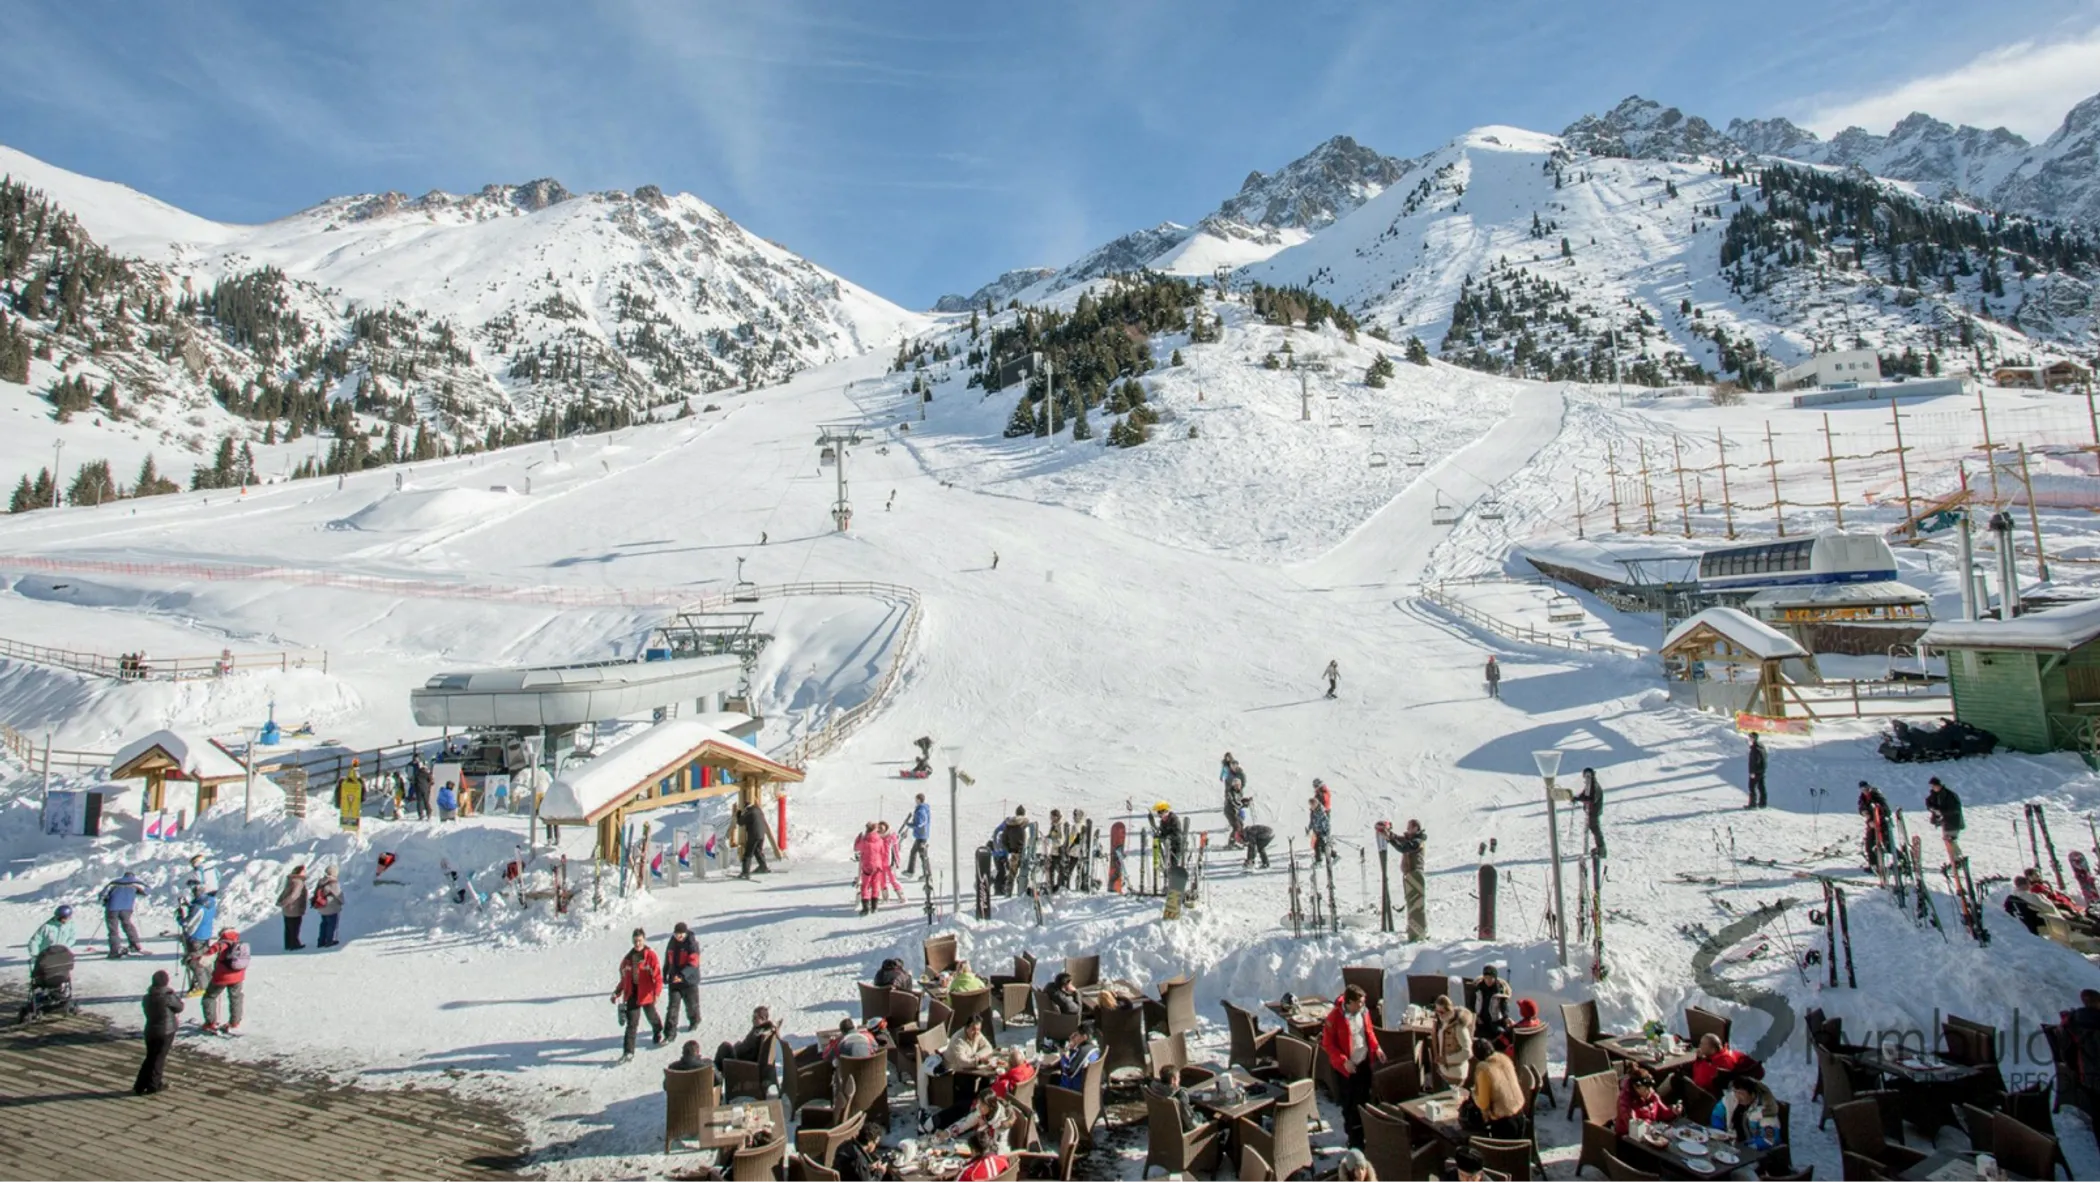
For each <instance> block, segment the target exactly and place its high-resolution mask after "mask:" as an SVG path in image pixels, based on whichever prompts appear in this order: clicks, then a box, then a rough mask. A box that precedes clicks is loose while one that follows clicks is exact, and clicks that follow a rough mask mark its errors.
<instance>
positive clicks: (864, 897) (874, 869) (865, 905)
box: [853, 821, 889, 915]
mask: <svg viewBox="0 0 2100 1182" xmlns="http://www.w3.org/2000/svg"><path fill="white" fill-rule="evenodd" d="M888 857H889V847H888V845H887V844H886V843H885V842H884V841H883V840H882V838H881V837H880V836H878V835H877V834H876V832H875V822H873V821H870V822H868V825H867V828H865V829H863V830H861V834H860V836H859V837H856V838H854V839H853V860H854V863H855V865H857V866H858V867H859V868H860V873H859V877H858V881H859V884H860V913H861V914H862V915H873V914H874V913H875V903H876V900H877V897H878V896H879V895H880V894H881V892H882V869H881V865H880V863H882V862H884V861H885V860H887V859H888Z"/></svg>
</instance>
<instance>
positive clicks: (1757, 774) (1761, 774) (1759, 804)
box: [1743, 731, 1765, 809]
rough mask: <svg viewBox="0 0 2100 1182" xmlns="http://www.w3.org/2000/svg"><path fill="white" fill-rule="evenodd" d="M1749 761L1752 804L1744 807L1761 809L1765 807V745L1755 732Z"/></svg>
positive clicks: (1751, 741)
mask: <svg viewBox="0 0 2100 1182" xmlns="http://www.w3.org/2000/svg"><path fill="white" fill-rule="evenodd" d="M1748 761H1749V772H1750V776H1749V781H1748V783H1749V787H1750V802H1749V803H1748V804H1745V805H1744V806H1743V807H1744V808H1746V809H1761V808H1763V807H1765V745H1764V743H1763V742H1761V741H1760V740H1759V739H1758V737H1757V732H1755V731H1752V732H1751V733H1750V754H1749V757H1748Z"/></svg>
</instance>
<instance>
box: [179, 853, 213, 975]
mask: <svg viewBox="0 0 2100 1182" xmlns="http://www.w3.org/2000/svg"><path fill="white" fill-rule="evenodd" d="M175 923H176V926H177V927H179V928H181V929H182V971H183V995H184V996H185V997H203V996H204V982H205V971H204V966H205V961H206V960H208V959H209V958H210V955H211V942H212V933H213V932H214V931H217V930H218V923H219V897H218V896H217V895H215V894H212V893H211V892H209V891H207V890H205V889H204V884H203V883H202V882H200V881H198V880H197V879H194V878H193V879H191V880H190V897H189V898H188V899H187V900H186V901H184V902H183V904H182V905H181V906H180V907H177V908H176V909H175Z"/></svg>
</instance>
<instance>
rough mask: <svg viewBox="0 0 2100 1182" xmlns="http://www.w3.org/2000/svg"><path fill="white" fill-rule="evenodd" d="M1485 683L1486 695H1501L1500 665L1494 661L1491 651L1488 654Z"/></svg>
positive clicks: (1496, 696) (1494, 696) (1495, 696)
mask: <svg viewBox="0 0 2100 1182" xmlns="http://www.w3.org/2000/svg"><path fill="white" fill-rule="evenodd" d="M1487 685H1488V697H1490V698H1500V697H1501V696H1502V666H1500V665H1498V664H1496V663H1495V654H1493V653H1489V654H1488V663H1487Z"/></svg>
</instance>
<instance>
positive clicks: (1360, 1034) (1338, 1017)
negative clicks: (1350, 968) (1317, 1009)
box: [1320, 985, 1385, 1149]
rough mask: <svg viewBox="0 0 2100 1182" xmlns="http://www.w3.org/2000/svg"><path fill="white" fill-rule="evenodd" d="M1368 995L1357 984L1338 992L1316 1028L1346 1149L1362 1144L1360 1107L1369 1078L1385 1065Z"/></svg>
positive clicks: (1367, 1095) (1365, 1098)
mask: <svg viewBox="0 0 2100 1182" xmlns="http://www.w3.org/2000/svg"><path fill="white" fill-rule="evenodd" d="M1371 1026H1372V1018H1371V1005H1370V996H1369V995H1368V994H1366V993H1365V992H1364V987H1363V986H1361V985H1351V986H1349V987H1348V988H1347V989H1344V990H1342V996H1341V997H1339V998H1337V999H1336V1001H1335V1006H1334V1008H1333V1009H1330V1010H1328V1011H1327V1021H1326V1022H1325V1023H1323V1024H1322V1025H1321V1027H1320V1049H1321V1050H1322V1051H1324V1052H1326V1055H1327V1066H1328V1067H1330V1068H1332V1069H1333V1070H1334V1078H1335V1081H1336V1082H1337V1083H1338V1084H1339V1085H1340V1089H1341V1093H1342V1096H1341V1099H1342V1130H1343V1132H1344V1133H1346V1134H1347V1135H1348V1138H1349V1147H1350V1148H1351V1149H1361V1148H1363V1144H1364V1118H1363V1106H1364V1105H1365V1104H1368V1103H1370V1100H1371V1076H1372V1074H1373V1073H1375V1072H1376V1071H1377V1070H1378V1068H1379V1067H1380V1066H1382V1065H1383V1064H1384V1063H1385V1050H1384V1048H1382V1047H1380V1046H1379V1045H1378V1036H1377V1035H1376V1034H1374V1033H1373V1032H1372V1029H1371Z"/></svg>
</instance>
